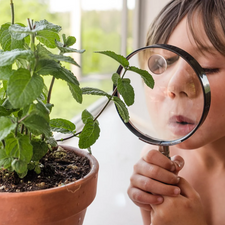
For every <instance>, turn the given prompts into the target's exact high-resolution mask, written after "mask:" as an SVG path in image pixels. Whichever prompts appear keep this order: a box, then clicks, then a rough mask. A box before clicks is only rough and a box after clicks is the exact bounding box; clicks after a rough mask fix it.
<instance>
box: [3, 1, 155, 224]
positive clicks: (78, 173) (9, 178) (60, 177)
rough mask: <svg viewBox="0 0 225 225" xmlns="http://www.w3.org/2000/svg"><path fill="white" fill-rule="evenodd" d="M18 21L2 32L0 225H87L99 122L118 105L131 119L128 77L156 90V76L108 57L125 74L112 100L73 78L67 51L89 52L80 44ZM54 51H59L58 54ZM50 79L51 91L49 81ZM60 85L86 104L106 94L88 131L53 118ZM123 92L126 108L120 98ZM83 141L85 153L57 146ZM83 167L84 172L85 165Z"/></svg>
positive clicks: (88, 119)
mask: <svg viewBox="0 0 225 225" xmlns="http://www.w3.org/2000/svg"><path fill="white" fill-rule="evenodd" d="M11 9H12V21H11V23H5V24H3V25H2V26H1V28H0V45H1V50H0V141H1V142H0V214H1V216H0V224H2V225H3V224H7V225H12V224H19V225H20V224H26V225H35V224H37V225H44V224H46V225H51V224H52V225H53V224H54V225H57V224H58V225H59V224H60V225H64V224H65V225H72V224H73V225H75V224H82V222H83V218H84V215H85V211H86V208H87V206H88V205H89V204H90V203H91V202H92V201H93V199H94V197H95V194H96V185H97V174H98V162H97V160H96V159H95V158H94V157H93V155H92V154H91V150H90V147H91V146H92V145H93V144H94V143H95V141H96V140H97V139H98V137H99V133H100V127H99V123H98V121H97V119H98V117H99V116H100V115H101V113H102V112H103V111H104V109H105V108H106V107H107V105H108V104H109V102H111V101H113V102H114V103H115V104H116V105H117V108H118V111H119V113H120V115H121V117H122V118H123V119H124V120H125V121H128V120H129V115H128V110H127V108H126V105H127V106H129V105H132V104H133V102H134V91H133V88H132V86H131V85H130V81H129V79H128V78H124V75H125V73H126V71H128V70H131V71H133V72H136V73H138V74H139V75H141V76H142V77H143V80H144V81H145V83H146V84H147V85H148V86H150V87H153V84H154V82H153V80H152V77H151V75H150V74H149V73H148V72H147V71H144V70H141V69H138V68H136V67H132V66H130V65H129V62H128V61H127V59H126V58H124V57H123V56H121V55H118V54H116V53H114V52H111V51H102V52H99V53H101V54H104V55H107V56H109V57H111V58H113V59H114V60H116V61H117V62H118V63H119V64H120V65H122V66H123V67H124V69H125V72H124V74H123V76H122V77H120V76H119V75H118V74H117V73H114V74H113V75H112V82H113V84H114V86H115V89H114V91H113V92H112V94H108V93H106V92H104V91H102V90H99V89H95V88H91V87H86V88H80V86H79V81H78V80H77V79H76V76H74V74H73V73H72V72H71V71H70V70H68V69H66V68H65V67H63V66H62V64H61V63H62V62H66V63H69V64H73V65H76V66H79V65H78V64H77V63H76V62H75V61H74V59H73V58H72V57H70V56H66V55H65V54H66V53H83V52H84V50H77V49H74V48H73V47H72V46H73V44H74V43H75V42H76V38H75V37H72V36H68V37H66V35H65V34H62V35H61V36H62V38H60V36H59V32H60V31H61V27H60V26H58V25H55V24H52V23H50V22H48V21H46V20H42V21H39V22H33V21H32V20H31V19H27V22H28V25H27V26H25V25H23V24H21V23H14V5H13V2H12V0H11ZM51 49H58V52H59V54H54V53H53V52H52V51H51ZM47 75H50V76H52V82H51V85H50V87H47V86H46V84H45V82H44V79H43V77H44V76H47ZM55 79H61V80H64V81H66V82H67V84H68V87H69V89H70V91H71V94H72V96H73V98H74V99H75V100H76V101H77V102H79V103H81V104H82V96H83V95H86V94H89V95H100V96H105V97H106V98H107V99H108V101H107V103H106V104H105V106H104V107H103V109H102V110H101V111H100V113H99V114H98V115H97V116H96V117H93V115H91V113H90V112H88V111H87V110H84V111H83V113H82V121H83V123H84V127H83V129H82V131H78V132H77V131H76V127H75V124H73V123H72V122H70V121H68V120H65V119H62V118H59V119H50V113H51V109H52V107H53V105H52V104H51V92H52V87H53V84H54V80H55ZM117 89H118V90H119V92H120V94H121V95H122V96H123V99H124V101H125V103H124V102H123V101H122V100H120V99H119V98H118V97H116V96H115V91H116V90H117ZM55 131H56V132H61V133H64V134H65V133H66V134H69V135H70V136H69V138H71V137H74V136H77V137H78V138H79V148H80V149H88V151H84V150H80V149H78V148H76V147H69V146H59V145H58V143H57V141H56V140H55V139H54V137H53V132H55ZM80 165H82V166H80Z"/></svg>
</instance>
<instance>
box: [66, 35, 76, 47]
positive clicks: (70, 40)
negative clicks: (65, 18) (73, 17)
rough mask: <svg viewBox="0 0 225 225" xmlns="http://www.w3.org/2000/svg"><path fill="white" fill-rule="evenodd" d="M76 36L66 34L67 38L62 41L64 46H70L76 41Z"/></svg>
mask: <svg viewBox="0 0 225 225" xmlns="http://www.w3.org/2000/svg"><path fill="white" fill-rule="evenodd" d="M76 41H77V40H76V38H75V37H74V36H68V37H67V39H66V42H65V43H64V44H65V46H67V47H69V46H72V45H74V44H75V43H76Z"/></svg>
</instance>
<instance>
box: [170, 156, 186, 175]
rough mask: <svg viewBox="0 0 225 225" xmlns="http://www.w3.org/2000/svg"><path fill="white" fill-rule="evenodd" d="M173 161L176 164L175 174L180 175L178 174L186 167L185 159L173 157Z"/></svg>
mask: <svg viewBox="0 0 225 225" xmlns="http://www.w3.org/2000/svg"><path fill="white" fill-rule="evenodd" d="M171 161H172V162H173V163H174V165H175V168H176V169H175V171H174V173H175V174H178V172H179V171H180V170H181V169H182V168H183V167H184V159H183V158H182V157H181V156H179V155H175V156H173V157H171Z"/></svg>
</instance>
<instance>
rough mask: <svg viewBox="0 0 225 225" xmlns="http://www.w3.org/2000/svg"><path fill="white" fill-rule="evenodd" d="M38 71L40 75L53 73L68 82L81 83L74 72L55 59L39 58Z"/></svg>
mask: <svg viewBox="0 0 225 225" xmlns="http://www.w3.org/2000/svg"><path fill="white" fill-rule="evenodd" d="M36 71H37V73H38V74H40V75H52V76H54V77H55V78H57V79H62V80H65V81H66V82H68V83H71V84H75V85H79V82H78V80H77V78H76V77H75V76H74V74H73V73H72V72H71V71H69V70H67V69H66V68H64V67H61V66H60V64H59V63H57V62H56V61H54V60H46V59H45V60H39V62H38V65H37V70H36Z"/></svg>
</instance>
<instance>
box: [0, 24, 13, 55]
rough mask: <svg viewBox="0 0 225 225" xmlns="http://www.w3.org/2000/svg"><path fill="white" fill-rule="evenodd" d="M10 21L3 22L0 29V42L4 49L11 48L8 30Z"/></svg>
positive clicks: (8, 49)
mask: <svg viewBox="0 0 225 225" xmlns="http://www.w3.org/2000/svg"><path fill="white" fill-rule="evenodd" d="M9 27H10V23H5V24H3V25H2V26H1V29H0V44H1V46H2V49H3V50H4V51H10V50H11V35H10V32H9V30H8V29H9Z"/></svg>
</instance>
